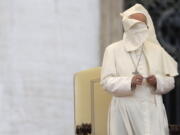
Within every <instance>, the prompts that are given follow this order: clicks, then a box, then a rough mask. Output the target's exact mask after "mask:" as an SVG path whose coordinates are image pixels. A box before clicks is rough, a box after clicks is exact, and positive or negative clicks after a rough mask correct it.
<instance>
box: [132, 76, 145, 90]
mask: <svg viewBox="0 0 180 135" xmlns="http://www.w3.org/2000/svg"><path fill="white" fill-rule="evenodd" d="M142 82H143V76H142V75H135V76H133V78H132V81H131V86H132V88H135V87H136V85H142Z"/></svg>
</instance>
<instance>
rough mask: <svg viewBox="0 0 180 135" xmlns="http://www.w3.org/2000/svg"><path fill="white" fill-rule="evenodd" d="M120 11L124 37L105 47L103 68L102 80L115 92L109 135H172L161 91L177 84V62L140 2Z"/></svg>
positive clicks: (166, 91) (165, 91)
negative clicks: (158, 35) (164, 45)
mask: <svg viewBox="0 0 180 135" xmlns="http://www.w3.org/2000/svg"><path fill="white" fill-rule="evenodd" d="M120 15H121V17H122V23H123V28H124V34H123V39H122V40H120V41H118V42H115V43H112V44H111V45H109V46H107V47H106V49H105V52H104V58H103V62H102V70H101V81H100V84H101V85H102V87H103V88H104V89H105V90H106V91H107V92H109V93H110V94H112V95H113V97H112V100H111V104H110V105H109V113H108V121H107V125H108V129H107V132H108V135H169V128H168V120H167V116H166V110H165V107H164V104H163V100H162V94H166V93H168V92H169V91H171V90H172V89H173V88H174V87H175V79H174V77H175V76H177V75H178V71H177V66H178V65H177V62H176V61H175V60H174V59H173V58H172V57H171V56H170V55H169V54H168V53H167V52H166V51H165V50H164V49H163V48H162V47H161V45H160V44H159V42H158V40H157V38H156V34H155V30H154V26H153V22H152V19H151V17H150V15H149V13H148V11H147V10H146V9H145V8H144V7H143V6H142V5H141V4H136V5H134V6H133V7H131V8H129V9H128V10H126V11H125V12H123V13H121V14H120Z"/></svg>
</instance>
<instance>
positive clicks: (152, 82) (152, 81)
mask: <svg viewBox="0 0 180 135" xmlns="http://www.w3.org/2000/svg"><path fill="white" fill-rule="evenodd" d="M147 82H148V83H149V84H150V85H152V86H154V87H156V85H157V80H156V77H155V76H154V75H150V76H149V77H147Z"/></svg>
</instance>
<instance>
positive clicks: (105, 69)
mask: <svg viewBox="0 0 180 135" xmlns="http://www.w3.org/2000/svg"><path fill="white" fill-rule="evenodd" d="M110 49H111V48H106V49H105V52H104V57H103V62H102V67H101V80H100V84H101V85H102V87H103V88H104V89H105V90H106V91H107V92H110V93H111V94H113V95H114V96H126V95H130V94H132V93H133V91H131V80H132V76H129V77H128V76H118V75H117V72H116V65H115V58H114V53H113V50H110Z"/></svg>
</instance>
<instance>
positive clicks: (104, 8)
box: [100, 0, 124, 61]
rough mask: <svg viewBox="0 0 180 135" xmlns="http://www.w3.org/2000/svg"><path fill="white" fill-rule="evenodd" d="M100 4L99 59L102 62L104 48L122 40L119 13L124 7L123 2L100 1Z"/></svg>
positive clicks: (112, 0)
mask: <svg viewBox="0 0 180 135" xmlns="http://www.w3.org/2000/svg"><path fill="white" fill-rule="evenodd" d="M100 2H101V4H100V5H101V7H100V9H101V27H100V45H101V55H100V57H101V61H102V58H103V54H104V49H105V47H106V46H108V45H109V44H111V43H113V42H115V41H118V40H120V39H121V38H122V23H121V17H120V15H119V13H120V12H122V10H123V7H124V6H123V0H100Z"/></svg>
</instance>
